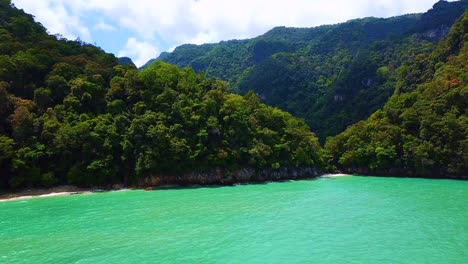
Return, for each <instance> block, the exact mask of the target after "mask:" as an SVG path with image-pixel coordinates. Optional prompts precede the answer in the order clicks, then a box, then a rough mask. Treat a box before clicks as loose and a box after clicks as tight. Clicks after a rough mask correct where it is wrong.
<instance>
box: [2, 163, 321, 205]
mask: <svg viewBox="0 0 468 264" xmlns="http://www.w3.org/2000/svg"><path fill="white" fill-rule="evenodd" d="M321 175H322V173H321V172H320V171H318V170H317V169H315V168H313V167H285V168H280V169H276V170H275V169H263V170H255V169H253V168H244V169H238V170H227V169H221V168H218V169H214V170H211V171H207V172H190V173H185V174H179V175H157V176H152V177H148V178H145V179H142V180H140V181H139V182H137V183H136V184H134V185H130V186H125V185H123V184H113V185H109V186H100V187H93V188H79V187H76V186H68V185H67V186H59V187H54V188H32V189H26V190H21V191H17V192H14V193H10V192H8V193H3V194H2V193H0V201H12V200H23V199H30V198H34V197H50V196H60V195H74V194H84V193H93V192H102V191H116V190H122V189H145V190H153V189H157V188H171V187H180V186H204V185H234V184H248V183H260V182H273V181H285V180H300V179H308V178H315V177H319V176H321Z"/></svg>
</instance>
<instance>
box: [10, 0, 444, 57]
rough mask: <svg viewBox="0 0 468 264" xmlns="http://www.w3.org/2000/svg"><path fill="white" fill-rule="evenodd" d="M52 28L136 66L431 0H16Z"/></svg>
mask: <svg viewBox="0 0 468 264" xmlns="http://www.w3.org/2000/svg"><path fill="white" fill-rule="evenodd" d="M12 2H13V3H14V4H15V6H16V7H18V8H21V9H24V10H25V12H27V13H29V14H32V15H34V16H35V19H36V21H38V22H40V23H42V24H43V25H44V26H45V27H46V28H47V29H48V31H49V33H51V34H60V35H62V36H64V37H66V38H68V39H72V40H75V39H77V38H80V39H81V40H82V41H85V42H88V43H92V44H95V45H97V46H99V47H101V48H102V49H104V50H105V51H107V52H111V53H114V54H115V55H116V56H119V57H123V56H126V57H130V58H131V59H132V60H133V61H134V62H135V64H136V65H137V66H142V65H143V64H145V63H146V62H147V61H148V60H150V59H152V58H156V57H157V56H158V55H159V54H160V53H161V52H163V51H172V50H173V49H174V48H175V47H177V46H179V45H181V44H186V43H193V44H203V43H212V42H219V41H221V40H230V39H244V38H251V37H255V36H258V35H261V34H263V33H265V32H266V31H268V30H270V29H271V28H273V27H275V26H289V27H313V26H319V25H324V24H335V23H339V22H345V21H347V20H350V19H354V18H362V17H368V16H374V17H391V16H397V15H402V14H408V13H420V12H425V11H427V10H428V9H430V8H431V7H432V5H433V4H434V3H435V2H436V0H286V1H284V0H132V1H129V0H13V1H12Z"/></svg>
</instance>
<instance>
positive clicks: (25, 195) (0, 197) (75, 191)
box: [0, 173, 353, 203]
mask: <svg viewBox="0 0 468 264" xmlns="http://www.w3.org/2000/svg"><path fill="white" fill-rule="evenodd" d="M350 176H353V175H351V174H341V173H340V174H324V175H321V176H319V177H317V178H331V179H333V178H338V177H350ZM272 182H275V181H272ZM252 183H255V182H252ZM247 184H249V183H247ZM236 185H237V184H236ZM193 186H197V187H203V185H198V184H197V185H193ZM220 186H222V185H220ZM180 187H182V185H180V186H179V185H161V186H154V187H150V188H133V187H123V186H122V187H119V188H112V189H100V188H79V187H76V186H71V185H70V186H68V185H66V186H58V187H53V188H49V189H47V188H39V189H28V190H22V191H19V192H16V193H11V192H10V193H8V192H7V193H0V203H1V202H8V201H23V200H30V199H36V198H46V197H57V196H67V195H79V194H92V193H100V192H107V191H122V190H146V191H153V190H159V189H161V190H165V189H175V188H180ZM185 187H187V186H185Z"/></svg>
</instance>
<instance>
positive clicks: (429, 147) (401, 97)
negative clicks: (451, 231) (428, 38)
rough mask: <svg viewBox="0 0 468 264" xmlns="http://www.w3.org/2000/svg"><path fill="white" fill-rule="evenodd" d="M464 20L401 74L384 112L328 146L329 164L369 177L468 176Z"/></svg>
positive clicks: (467, 55)
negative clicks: (377, 174)
mask: <svg viewBox="0 0 468 264" xmlns="http://www.w3.org/2000/svg"><path fill="white" fill-rule="evenodd" d="M467 18H468V11H465V13H464V15H463V16H462V18H461V19H460V20H459V22H458V23H456V24H455V25H454V26H453V28H452V30H451V31H450V33H449V35H448V37H447V39H446V40H444V41H442V42H441V43H440V44H439V45H438V47H437V49H436V50H435V51H434V52H433V53H432V54H431V55H429V56H424V57H416V58H415V59H414V60H413V61H409V62H408V63H407V64H406V65H404V66H402V67H401V68H400V69H399V71H400V72H402V74H401V75H400V76H399V80H397V83H399V85H400V87H399V89H398V91H397V93H395V94H394V95H393V96H392V98H391V99H390V100H389V101H388V102H387V103H386V104H385V106H384V107H383V109H382V110H379V111H377V112H376V113H375V114H373V115H372V116H371V117H370V118H369V119H368V120H366V121H362V122H360V123H358V124H355V125H353V126H351V127H349V128H348V129H347V130H346V131H344V132H343V133H341V134H340V135H338V136H336V137H335V138H330V139H329V140H328V141H327V144H326V149H327V151H328V152H329V153H330V154H331V155H332V156H333V159H332V162H334V163H335V164H336V165H337V166H340V167H342V168H344V169H346V170H348V171H364V172H367V173H380V174H392V173H400V174H407V175H419V176H432V177H434V176H439V177H459V176H466V172H467V171H468V153H467V149H468V148H467V146H468V145H467V142H468V139H467V135H468V118H467V114H468V96H467V95H468V78H466V72H467V70H468V68H467V64H466V62H467V61H468V45H467V39H466V38H464V37H461V36H466V34H467V29H468V27H466V26H464V25H466V24H467V23H466V21H468V20H467ZM455 40H456V41H455ZM441 54H443V56H441ZM421 61H423V63H421ZM408 78H409V80H408Z"/></svg>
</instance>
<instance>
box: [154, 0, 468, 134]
mask: <svg viewBox="0 0 468 264" xmlns="http://www.w3.org/2000/svg"><path fill="white" fill-rule="evenodd" d="M466 8H468V0H462V1H457V2H446V1H440V2H438V3H436V4H435V5H434V7H433V8H432V9H431V10H429V11H428V12H426V13H424V14H411V15H404V16H399V17H393V18H388V19H381V18H364V19H356V20H351V21H349V22H346V23H342V24H337V25H328V26H320V27H315V28H285V27H277V28H274V29H272V30H271V31H269V32H267V33H266V34H264V35H262V36H259V37H256V38H253V39H248V40H231V41H223V42H221V43H218V44H204V45H199V46H197V45H183V46H180V47H178V48H176V49H175V51H174V52H172V53H163V54H162V55H161V56H160V57H159V58H158V59H159V60H163V61H166V62H169V63H173V64H176V65H178V66H179V67H186V66H190V67H192V68H193V69H194V70H195V71H196V72H198V71H203V72H204V73H205V74H206V76H208V77H216V78H220V79H223V80H226V81H228V82H229V83H230V89H231V90H232V91H234V92H237V93H240V94H245V93H247V92H248V91H249V90H253V91H254V92H255V93H256V94H257V95H258V96H259V97H260V98H261V100H262V101H263V102H265V103H266V104H268V105H272V106H276V107H279V108H281V109H283V110H286V111H288V112H290V113H292V114H293V115H295V116H299V117H302V118H304V119H305V120H306V122H307V123H308V124H309V126H310V127H311V128H312V130H313V131H314V132H316V133H317V135H318V136H319V137H320V138H321V140H322V141H325V138H326V137H327V136H333V135H336V134H338V133H340V132H342V131H343V130H344V129H345V128H346V127H347V126H349V125H351V124H354V123H356V122H358V121H360V120H363V119H365V118H367V117H369V116H370V115H371V114H372V113H373V112H375V111H376V110H377V109H379V108H380V107H382V106H383V105H384V104H385V102H386V101H387V100H388V98H389V97H390V96H391V95H392V94H393V91H394V87H395V85H396V84H397V80H396V79H397V78H398V74H399V73H398V71H397V69H398V68H399V67H400V66H401V65H402V64H403V63H404V62H405V61H407V60H409V59H411V58H414V57H416V56H418V54H423V53H427V52H431V51H432V50H433V49H434V48H435V46H436V45H437V43H438V42H439V41H440V39H441V38H443V37H444V36H445V35H446V34H447V32H448V30H449V28H450V27H451V25H452V24H453V23H454V22H455V20H456V19H457V18H459V17H460V15H461V14H462V13H463V10H465V9H466Z"/></svg>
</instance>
